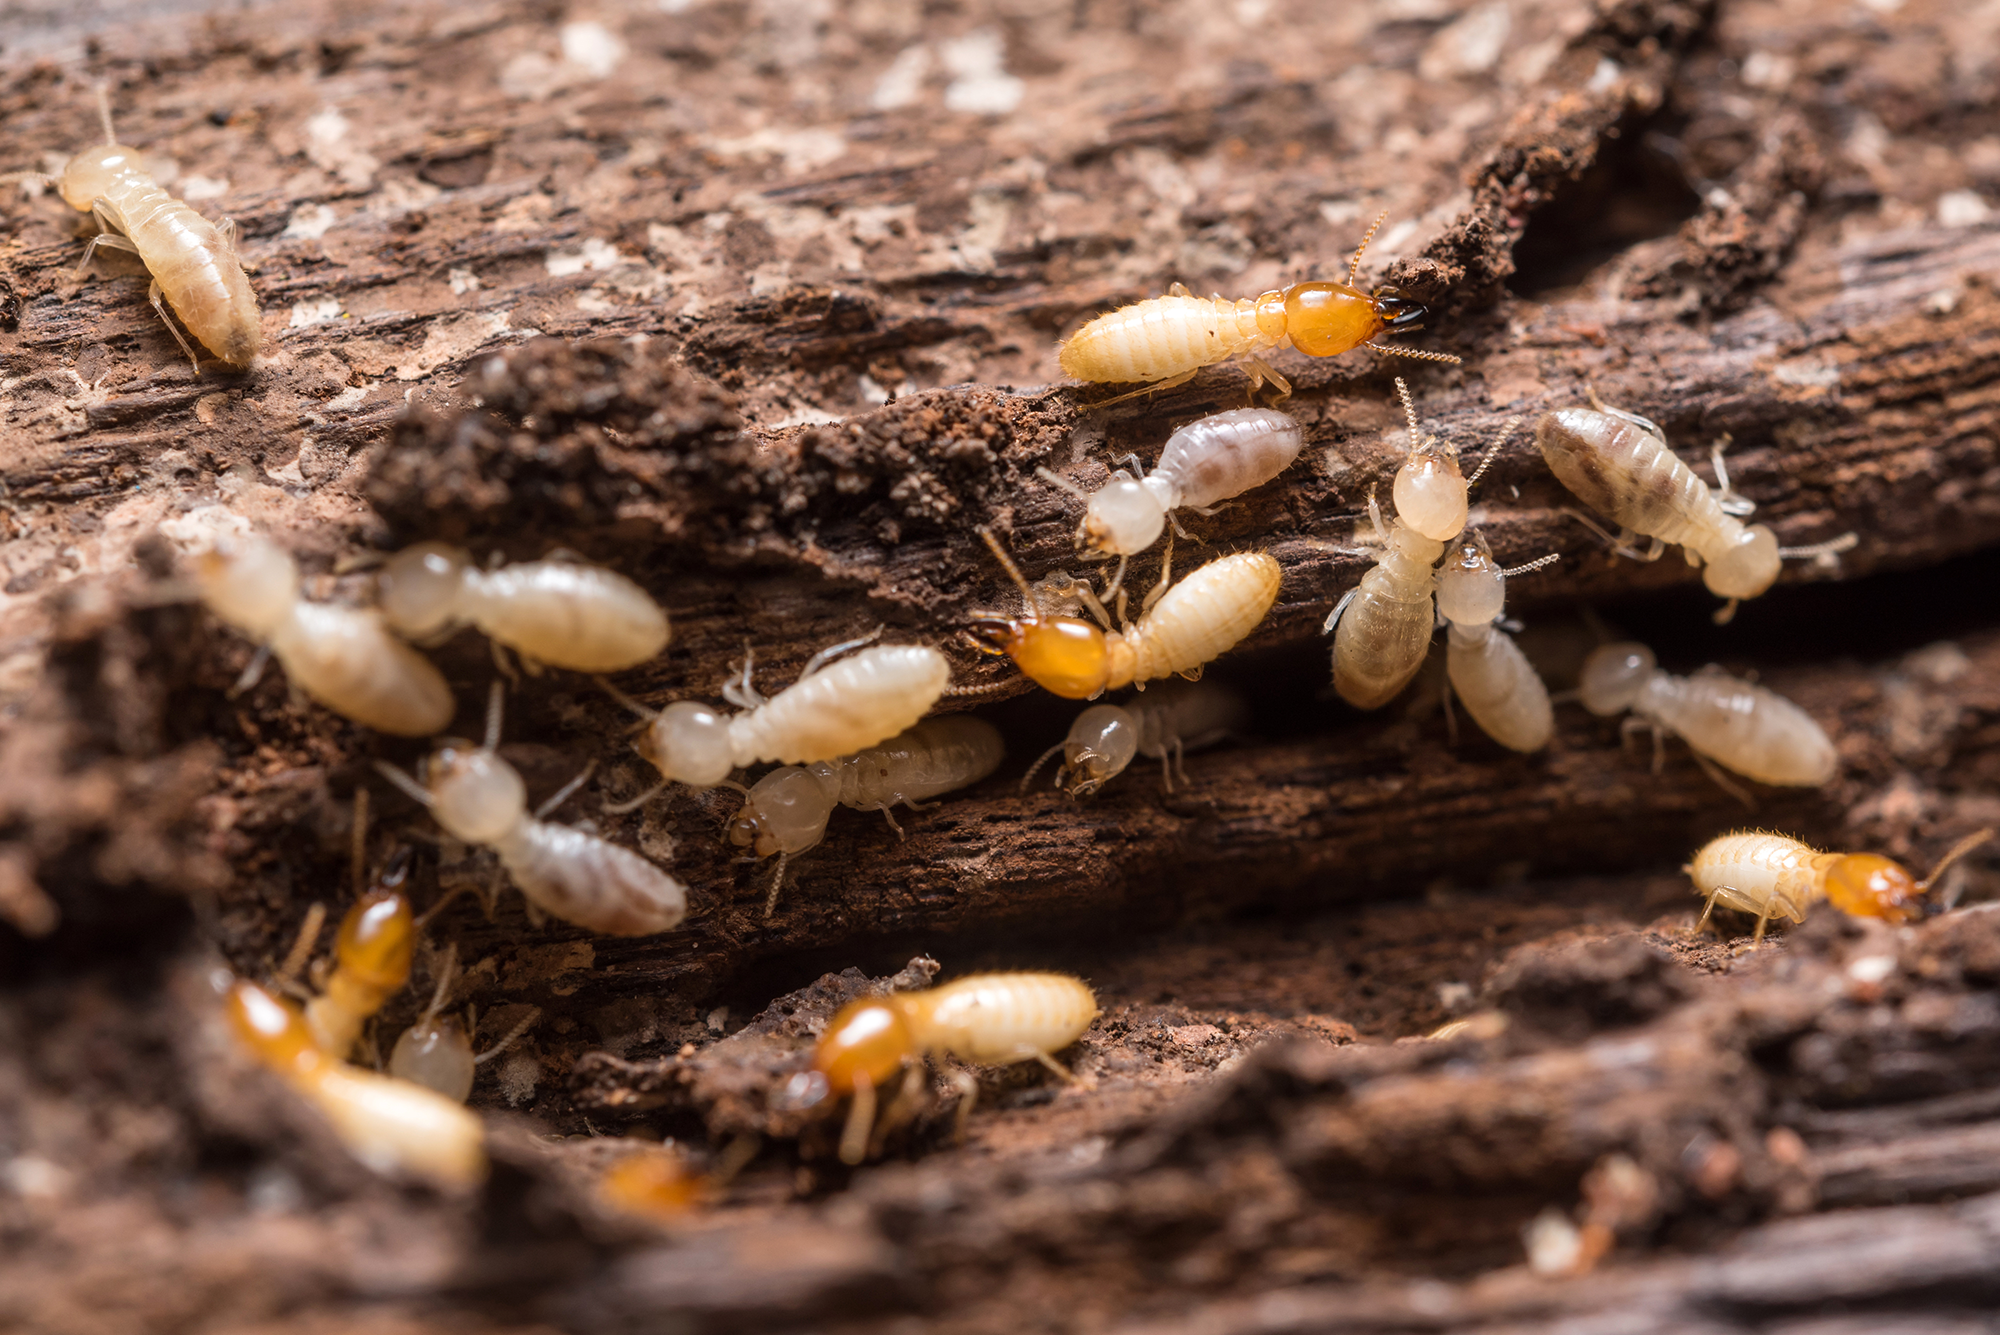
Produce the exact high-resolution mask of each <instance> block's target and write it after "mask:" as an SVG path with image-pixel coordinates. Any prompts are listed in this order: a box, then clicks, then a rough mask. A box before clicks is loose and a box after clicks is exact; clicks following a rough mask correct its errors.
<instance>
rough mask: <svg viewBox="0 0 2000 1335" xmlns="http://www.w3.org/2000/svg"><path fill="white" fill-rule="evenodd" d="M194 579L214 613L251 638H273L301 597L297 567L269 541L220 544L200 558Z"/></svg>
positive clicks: (240, 540)
mask: <svg viewBox="0 0 2000 1335" xmlns="http://www.w3.org/2000/svg"><path fill="white" fill-rule="evenodd" d="M194 578H195V583H196V585H197V586H199V588H200V589H201V599H202V601H203V602H205V603H207V604H208V608H209V610H210V611H211V612H214V613H215V614H216V615H217V616H219V617H221V618H222V619H223V620H224V621H227V622H228V623H229V624H230V625H232V626H234V627H236V628H237V629H238V630H240V631H242V632H243V633H244V634H246V635H248V636H250V637H251V638H252V639H258V640H265V639H269V638H270V636H271V633H272V632H273V631H275V630H276V629H277V628H278V627H279V626H280V625H282V624H283V623H284V620H285V618H286V616H288V615H289V614H290V613H291V610H292V604H294V603H296V602H297V601H298V597H299V567H298V562H296V561H294V560H292V555H291V553H290V552H287V551H286V550H285V549H284V548H282V547H280V546H278V545H277V544H276V543H273V542H270V541H268V540H266V539H264V538H243V539H221V540H219V541H217V542H216V544H215V547H214V549H213V550H211V551H207V552H203V553H202V554H201V555H200V556H199V557H197V558H195V563H194Z"/></svg>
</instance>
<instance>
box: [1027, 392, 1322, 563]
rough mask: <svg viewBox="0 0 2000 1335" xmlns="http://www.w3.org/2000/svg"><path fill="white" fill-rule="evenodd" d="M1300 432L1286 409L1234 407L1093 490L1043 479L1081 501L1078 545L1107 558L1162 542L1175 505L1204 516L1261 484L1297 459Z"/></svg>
mask: <svg viewBox="0 0 2000 1335" xmlns="http://www.w3.org/2000/svg"><path fill="white" fill-rule="evenodd" d="M1304 443H1305V432H1304V431H1303V430H1302V429H1301V428H1300V426H1299V424H1298V423H1297V422H1296V421H1294V420H1293V419H1292V418H1290V417H1288V416H1286V415H1285V414H1284V413H1281V412H1275V411H1273V410H1272V409H1269V408H1238V409H1236V410H1235V411H1233V412H1226V413H1216V414H1214V415H1213V416H1210V417H1203V418H1201V419H1199V420H1197V421H1193V422H1189V423H1188V424H1187V425H1186V426H1184V427H1182V428H1181V429H1180V430H1178V431H1176V432H1174V434H1173V435H1171V436H1169V437H1167V443H1166V445H1165V447H1164V448H1162V449H1161V451H1160V461H1159V462H1158V463H1157V464H1155V465H1153V471H1152V472H1150V473H1145V472H1143V471H1142V470H1141V469H1140V468H1139V461H1138V460H1137V459H1136V458H1135V459H1133V460H1132V461H1131V462H1132V470H1133V471H1132V472H1130V473H1128V472H1126V471H1125V470H1124V469H1122V468H1121V469H1119V470H1117V471H1116V472H1114V473H1113V474H1112V475H1111V479H1110V480H1109V481H1108V482H1106V483H1105V484H1104V485H1103V486H1101V487H1099V488H1098V489H1097V490H1096V491H1094V492H1085V491H1084V490H1082V489H1081V488H1080V487H1077V486H1076V485H1075V484H1074V483H1072V482H1070V481H1069V480H1068V479H1066V478H1063V477H1059V476H1058V475H1056V474H1055V473H1052V472H1050V471H1049V470H1048V469H1046V468H1041V469H1037V470H1036V472H1037V473H1038V474H1039V475H1040V476H1041V478H1042V479H1043V480H1044V481H1046V482H1049V483H1052V484H1053V485H1055V486H1058V487H1061V488H1063V489H1064V490H1065V491H1068V492H1069V493H1071V494H1072V495H1074V496H1076V497H1077V498H1078V499H1080V500H1082V501H1083V503H1084V514H1083V521H1082V523H1081V524H1079V525H1078V526H1077V530H1076V541H1077V545H1078V546H1079V547H1088V548H1090V549H1091V550H1093V551H1098V552H1103V553H1105V554H1107V555H1110V556H1136V555H1138V554H1139V553H1140V552H1143V551H1145V550H1146V549H1147V548H1148V547H1151V546H1152V545H1153V544H1154V543H1156V542H1158V541H1159V540H1160V534H1161V533H1162V532H1164V531H1165V530H1166V526H1167V520H1168V517H1169V516H1170V515H1172V513H1173V512H1174V511H1175V510H1179V509H1184V508H1185V509H1189V510H1195V511H1199V512H1202V513H1206V512H1207V510H1208V508H1209V507H1211V506H1215V505H1218V504H1220V503H1221V502H1223V501H1226V500H1229V499H1230V498H1231V497H1234V496H1240V495H1242V494H1243V493H1244V492H1246V491H1249V490H1250V489H1251V488H1252V487H1261V486H1263V485H1264V484H1265V483H1266V482H1269V481H1270V480H1271V479H1272V478H1274V477H1276V476H1277V475H1278V474H1280V473H1282V472H1284V471H1285V469H1286V468H1287V467H1288V466H1289V465H1290V464H1291V462H1292V460H1294V459H1296V458H1298V457H1299V449H1300V447H1301V446H1303V445H1304Z"/></svg>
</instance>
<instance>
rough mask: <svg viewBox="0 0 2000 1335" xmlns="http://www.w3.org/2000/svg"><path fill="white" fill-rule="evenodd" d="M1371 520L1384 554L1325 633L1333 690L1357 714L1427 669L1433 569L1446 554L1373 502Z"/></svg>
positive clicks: (1375, 705) (1370, 503) (1336, 610)
mask: <svg viewBox="0 0 2000 1335" xmlns="http://www.w3.org/2000/svg"><path fill="white" fill-rule="evenodd" d="M1368 517H1369V519H1370V521H1371V522H1372V523H1373V524H1374V526H1375V534H1376V537H1377V538H1378V539H1379V540H1380V542H1381V544H1382V554H1381V555H1380V556H1379V557H1377V558H1376V563H1375V568H1374V569H1372V570H1370V571H1369V572H1368V573H1367V574H1365V575H1363V576H1362V577H1361V583H1360V584H1358V585H1357V586H1355V587H1354V588H1352V589H1350V590H1348V591H1347V593H1346V595H1345V596H1344V597H1342V598H1341V600H1340V601H1339V602H1338V603H1336V604H1334V608H1333V611H1332V613H1331V614H1329V615H1328V617H1327V619H1326V624H1325V625H1323V626H1321V627H1320V629H1321V631H1322V632H1329V631H1330V632H1332V633H1333V689H1334V690H1335V691H1337V692H1339V694H1340V698H1341V699H1343V700H1345V701H1347V703H1349V704H1351V705H1353V706H1354V707H1355V708H1356V709H1380V708H1381V707H1382V706H1383V705H1386V704H1388V703H1389V701H1391V700H1393V699H1395V698H1396V696H1397V694H1398V693H1399V692H1401V691H1402V689H1403V688H1404V687H1405V686H1407V685H1409V684H1410V678H1412V677H1414V676H1416V675H1417V669H1419V668H1421V667H1422V666H1423V665H1424V655H1425V654H1427V653H1429V652H1430V645H1431V632H1432V631H1434V630H1435V629H1436V628H1437V619H1436V615H1435V605H1434V602H1433V596H1434V594H1435V591H1436V579H1435V574H1434V571H1433V567H1434V566H1436V565H1437V561H1438V558H1439V557H1440V556H1443V555H1444V543H1443V542H1442V541H1440V540H1438V539H1436V538H1427V537H1425V536H1424V535H1423V534H1421V533H1419V532H1417V531H1416V530H1415V529H1413V528H1411V527H1410V526H1409V525H1408V524H1405V523H1404V522H1403V521H1402V520H1400V519H1392V520H1390V521H1389V522H1388V523H1387V524H1384V522H1383V520H1382V507H1381V506H1380V505H1378V504H1377V503H1376V501H1375V498H1374V497H1373V496H1370V497H1369V498H1368Z"/></svg>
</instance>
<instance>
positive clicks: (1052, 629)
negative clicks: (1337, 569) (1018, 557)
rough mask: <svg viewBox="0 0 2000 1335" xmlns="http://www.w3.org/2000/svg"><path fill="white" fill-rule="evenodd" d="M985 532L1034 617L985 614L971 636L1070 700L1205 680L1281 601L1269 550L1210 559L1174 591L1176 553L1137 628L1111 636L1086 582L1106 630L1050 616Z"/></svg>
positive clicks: (1075, 619) (1275, 565)
mask: <svg viewBox="0 0 2000 1335" xmlns="http://www.w3.org/2000/svg"><path fill="white" fill-rule="evenodd" d="M979 535H980V537H982V538H984V539H985V540H986V545H987V546H988V547H989V548H991V549H992V551H993V555H994V556H995V557H996V558H997V559H998V560H999V562H1000V564H1001V566H1002V567H1003V568H1005V570H1006V571H1007V575H1008V578H1010V579H1012V580H1013V581H1014V584H1015V587H1017V588H1019V589H1020V590H1021V596H1022V597H1023V598H1024V599H1025V600H1026V601H1027V612H1028V615H1027V616H1026V617H1024V618H1020V617H1002V616H986V617H979V618H977V619H975V620H974V621H973V623H972V625H971V626H970V627H968V632H969V633H970V635H971V636H972V638H973V640H974V642H975V643H977V644H978V645H979V647H980V649H981V650H983V651H984V652H986V653H990V654H1004V655H1006V656H1007V657H1009V658H1011V659H1013V660H1014V665H1015V666H1016V667H1018V668H1020V669H1021V671H1022V672H1023V673H1025V674H1026V675H1027V676H1028V677H1029V678H1030V679H1032V680H1033V681H1034V682H1035V683H1036V684H1037V685H1039V686H1041V687H1042V689H1044V690H1046V691H1049V692H1050V693H1052V694H1055V695H1060V696H1062V697H1063V698H1064V699H1068V700H1089V699H1093V698H1095V697H1096V696H1098V695H1100V694H1102V693H1103V692H1105V691H1107V690H1116V689H1117V688H1119V687H1121V686H1132V685H1137V684H1139V683H1143V682H1148V681H1153V680H1156V679H1158V678H1161V677H1171V676H1174V675H1175V674H1177V673H1178V674H1180V675H1182V676H1194V675H1196V674H1198V673H1199V672H1200V670H1201V668H1202V665H1203V664H1205V663H1208V662H1209V661H1211V660H1213V659H1215V658H1217V657H1220V656H1221V655H1222V654H1224V653H1227V652H1228V651H1229V650H1230V649H1231V648H1233V647H1234V646H1235V645H1236V643H1237V641H1239V640H1241V639H1242V638H1243V637H1244V636H1245V635H1248V634H1249V633H1250V632H1251V631H1253V630H1255V629H1256V628H1257V623H1258V622H1260V621H1262V620H1263V619H1264V614H1265V613H1266V612H1269V611H1270V610H1271V604H1272V603H1274V602H1276V601H1277V598H1278V583H1279V580H1280V579H1281V578H1282V576H1283V572H1282V571H1281V570H1280V569H1279V568H1278V563H1277V562H1276V561H1275V560H1273V559H1272V558H1271V557H1270V556H1269V555H1267V554H1266V553H1264V552H1239V553H1237V554H1236V555H1234V556H1224V557H1219V558H1218V559H1216V560H1213V561H1210V562H1209V563H1208V564H1207V565H1205V566H1202V567H1201V568H1200V569H1199V570H1196V571H1195V572H1194V573H1193V574H1192V575H1189V576H1188V577H1187V578H1186V579H1184V580H1182V581H1181V582H1180V583H1178V584H1175V585H1173V586H1172V587H1171V588H1169V587H1167V585H1166V579H1167V566H1168V565H1169V564H1170V563H1171V561H1172V549H1171V547H1170V548H1169V553H1168V563H1167V564H1163V566H1162V569H1161V572H1160V588H1158V589H1155V590H1154V592H1153V594H1152V595H1150V596H1149V597H1148V600H1147V601H1148V603H1149V604H1151V605H1150V607H1149V609H1148V610H1147V611H1145V612H1144V613H1143V614H1142V615H1141V616H1140V618H1139V620H1138V621H1137V622H1129V621H1128V622H1126V623H1125V625H1124V628H1123V629H1122V630H1112V629H1110V623H1111V618H1110V617H1109V615H1107V614H1106V613H1105V611H1104V608H1103V605H1102V604H1101V603H1099V601H1098V600H1097V597H1096V595H1095V594H1092V593H1091V592H1090V590H1089V589H1088V587H1086V586H1082V585H1078V586H1076V587H1077V588H1078V589H1079V590H1081V592H1082V593H1083V594H1084V595H1085V598H1086V601H1087V602H1088V603H1089V604H1090V606H1091V610H1092V611H1093V612H1095V613H1096V614H1097V616H1098V619H1099V621H1100V622H1102V623H1103V624H1102V628H1100V627H1099V626H1096V625H1092V624H1091V623H1090V622H1088V621H1085V620H1083V619H1082V618H1080V617H1067V616H1047V615H1044V613H1043V612H1042V607H1041V602H1040V600H1039V599H1038V598H1037V597H1036V595H1035V591H1034V590H1033V589H1032V588H1030V587H1029V585H1028V581H1027V579H1026V578H1025V577H1024V576H1023V575H1022V574H1021V568H1020V567H1019V566H1017V565H1015V564H1014V558H1013V557H1011V556H1009V555H1007V551H1006V549H1005V548H1003V547H1002V546H1001V545H1000V542H999V540H998V539H996V538H995V537H994V536H993V534H992V533H991V532H989V531H987V530H986V529H981V530H980V531H979ZM1161 589H1164V590H1165V592H1164V594H1162V593H1161V591H1160V590H1161ZM1154 599H1157V601H1154ZM1121 606H1122V603H1121Z"/></svg>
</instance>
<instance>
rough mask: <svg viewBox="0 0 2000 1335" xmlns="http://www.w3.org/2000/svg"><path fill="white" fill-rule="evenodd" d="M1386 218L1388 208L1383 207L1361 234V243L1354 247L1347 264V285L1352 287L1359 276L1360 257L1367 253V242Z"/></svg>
mask: <svg viewBox="0 0 2000 1335" xmlns="http://www.w3.org/2000/svg"><path fill="white" fill-rule="evenodd" d="M1388 220H1389V210H1387V209H1383V210H1382V211H1381V212H1380V213H1378V214H1376V215H1375V221H1374V222H1372V223H1369V224H1368V230H1367V232H1366V233H1364V234H1363V235H1362V238H1361V244H1360V245H1358V246H1356V247H1355V248H1354V258H1353V260H1351V261H1350V262H1349V263H1348V266H1347V285H1348V286H1349V287H1353V286H1354V280H1355V279H1357V278H1359V277H1360V276H1361V257H1362V256H1363V255H1365V254H1367V253H1368V243H1369V242H1370V241H1373V240H1374V239H1375V233H1377V232H1379V231H1381V230H1382V224H1383V223H1385V222H1387V221H1388Z"/></svg>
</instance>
